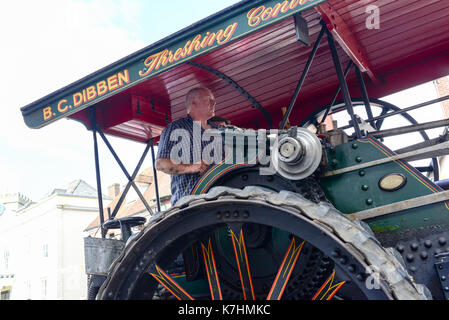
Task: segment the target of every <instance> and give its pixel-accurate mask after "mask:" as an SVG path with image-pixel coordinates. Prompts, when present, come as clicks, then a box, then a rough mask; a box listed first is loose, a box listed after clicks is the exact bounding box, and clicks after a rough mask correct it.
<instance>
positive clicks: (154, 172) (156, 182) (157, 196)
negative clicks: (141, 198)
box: [151, 143, 161, 212]
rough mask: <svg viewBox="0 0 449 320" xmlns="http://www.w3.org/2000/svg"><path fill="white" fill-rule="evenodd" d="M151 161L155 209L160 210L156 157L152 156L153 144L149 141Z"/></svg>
mask: <svg viewBox="0 0 449 320" xmlns="http://www.w3.org/2000/svg"><path fill="white" fill-rule="evenodd" d="M151 161H152V162H153V176H154V188H155V191H156V204H157V211H158V212H161V201H160V198H159V184H158V181H157V172H156V159H155V158H154V145H153V143H151Z"/></svg>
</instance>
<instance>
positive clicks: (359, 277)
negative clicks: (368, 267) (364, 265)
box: [355, 273, 365, 281]
mask: <svg viewBox="0 0 449 320" xmlns="http://www.w3.org/2000/svg"><path fill="white" fill-rule="evenodd" d="M355 277H356V278H357V280H359V281H363V280H365V277H364V276H363V274H362V273H359V274H357V275H356V276H355Z"/></svg>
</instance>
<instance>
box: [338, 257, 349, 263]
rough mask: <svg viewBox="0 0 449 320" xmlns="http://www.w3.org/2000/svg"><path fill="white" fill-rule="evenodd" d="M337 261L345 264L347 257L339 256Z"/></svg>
mask: <svg viewBox="0 0 449 320" xmlns="http://www.w3.org/2000/svg"><path fill="white" fill-rule="evenodd" d="M339 261H340V263H341V264H346V263H348V258H346V257H341V258H340V259H339Z"/></svg>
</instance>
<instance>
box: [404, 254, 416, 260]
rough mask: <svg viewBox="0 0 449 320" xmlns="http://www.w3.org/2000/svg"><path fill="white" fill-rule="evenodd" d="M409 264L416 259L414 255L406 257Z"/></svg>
mask: <svg viewBox="0 0 449 320" xmlns="http://www.w3.org/2000/svg"><path fill="white" fill-rule="evenodd" d="M405 258H406V259H407V261H408V262H412V261H413V260H414V259H415V258H414V257H413V254H411V253H409V254H407V255H406V256H405Z"/></svg>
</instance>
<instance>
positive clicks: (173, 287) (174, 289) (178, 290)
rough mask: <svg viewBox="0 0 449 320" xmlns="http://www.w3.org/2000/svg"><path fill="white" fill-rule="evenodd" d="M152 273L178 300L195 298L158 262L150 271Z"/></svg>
mask: <svg viewBox="0 0 449 320" xmlns="http://www.w3.org/2000/svg"><path fill="white" fill-rule="evenodd" d="M150 275H151V276H152V277H153V278H154V279H156V281H157V282H159V283H160V284H161V285H162V286H163V287H164V288H165V289H167V290H168V291H170V293H171V294H172V295H173V296H175V297H176V299H178V300H195V299H193V298H192V297H191V296H190V295H189V294H188V293H187V292H186V291H185V290H184V289H183V288H182V287H181V286H180V285H179V284H177V283H176V281H175V280H173V279H172V278H171V277H170V276H169V275H168V274H166V273H165V272H164V271H162V269H161V268H160V267H159V266H158V265H157V264H156V265H154V267H153V268H152V270H151V271H150Z"/></svg>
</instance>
